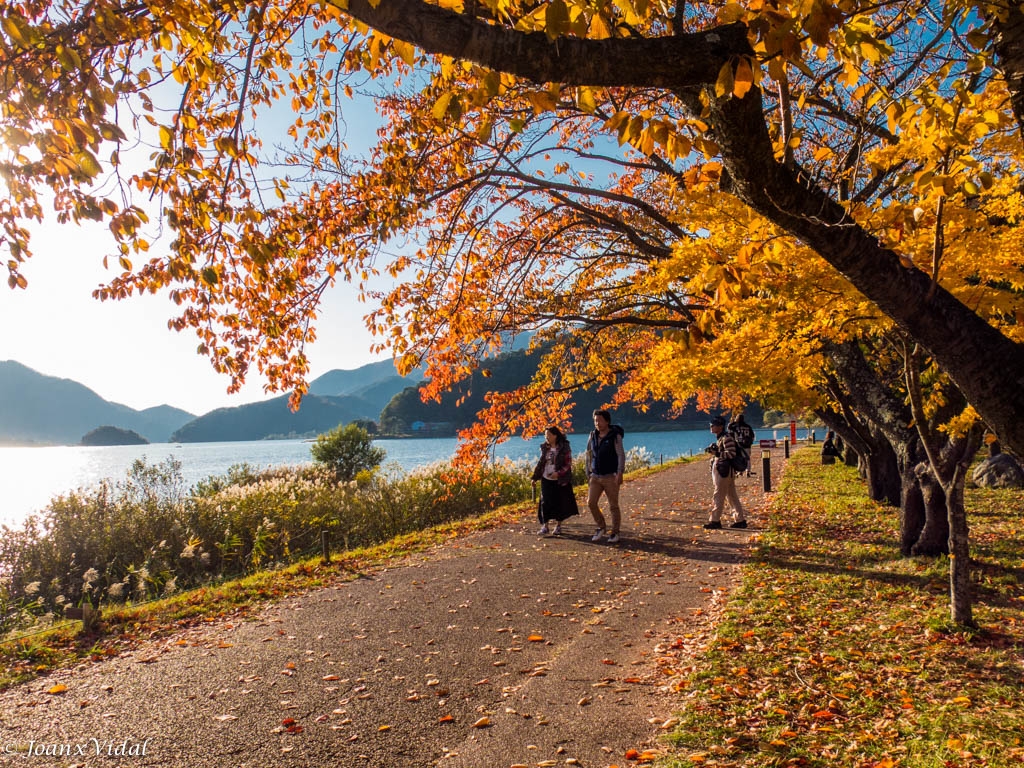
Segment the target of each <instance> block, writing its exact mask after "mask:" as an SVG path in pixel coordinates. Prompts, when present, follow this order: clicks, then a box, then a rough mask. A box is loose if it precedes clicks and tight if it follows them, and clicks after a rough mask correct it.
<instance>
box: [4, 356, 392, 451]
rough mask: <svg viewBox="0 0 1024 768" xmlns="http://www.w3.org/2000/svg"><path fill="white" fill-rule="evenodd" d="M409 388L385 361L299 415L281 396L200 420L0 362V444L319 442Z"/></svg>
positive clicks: (313, 385) (327, 383)
mask: <svg viewBox="0 0 1024 768" xmlns="http://www.w3.org/2000/svg"><path fill="white" fill-rule="evenodd" d="M408 385H409V382H408V381H407V380H406V379H403V378H402V377H400V376H399V375H398V374H397V372H396V371H395V366H394V364H393V363H392V362H391V361H390V360H382V361H380V362H376V363H369V364H368V365H364V366H361V367H360V368H356V369H354V370H333V371H329V372H328V373H325V374H324V375H323V376H320V377H319V378H317V379H315V380H313V381H312V382H310V394H309V395H307V396H306V397H305V398H304V399H303V401H302V408H300V409H299V411H298V412H296V413H292V411H291V410H289V408H288V396H287V395H283V396H281V397H276V398H273V399H271V400H266V401H263V402H259V403H249V404H246V405H240V406H235V407H233V408H218V409H216V410H214V411H210V412H209V413H207V414H205V415H203V416H199V417H196V416H195V414H191V413H188V412H187V411H183V410H181V409H179V408H173V407H171V406H169V405H160V406H156V407H154V408H147V409H146V410H143V411H137V410H135V409H133V408H129V407H128V406H126V405H121V404H119V403H111V402H108V401H107V400H104V399H103V398H102V397H100V396H99V395H98V394H96V393H95V392H94V391H92V390H91V389H89V388H88V387H86V386H85V385H83V384H79V383H78V382H75V381H71V380H70V379H62V378H58V377H55V376H47V375H45V374H42V373H39V372H37V371H34V370H32V369H31V368H29V367H27V366H25V365H22V364H21V363H18V362H16V361H14V360H7V361H0V443H16V444H33V443H37V444H67V445H76V444H78V442H79V441H80V440H81V439H82V436H83V435H85V434H86V433H87V432H90V431H91V430H94V429H96V428H97V427H101V426H112V427H118V428H120V429H125V430H131V431H134V432H137V433H139V434H140V435H142V436H143V437H145V438H146V439H147V440H149V441H150V442H152V443H164V442H205V441H230V440H260V439H263V438H268V437H287V436H292V435H316V434H319V433H321V432H326V431H327V430H329V429H333V428H334V427H336V426H337V425H338V424H345V423H348V422H350V421H354V420H356V419H369V420H373V421H376V420H377V418H378V417H379V415H380V412H381V409H382V408H383V407H384V406H385V405H386V404H387V403H388V402H389V401H390V400H391V398H392V397H393V396H394V394H395V393H396V392H399V391H401V390H402V389H404V388H405V387H407V386H408Z"/></svg>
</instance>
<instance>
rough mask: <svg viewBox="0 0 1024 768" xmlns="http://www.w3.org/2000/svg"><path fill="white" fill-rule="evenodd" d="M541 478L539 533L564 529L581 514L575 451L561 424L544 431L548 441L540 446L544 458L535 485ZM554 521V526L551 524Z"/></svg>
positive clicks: (539, 462) (538, 508) (535, 475)
mask: <svg viewBox="0 0 1024 768" xmlns="http://www.w3.org/2000/svg"><path fill="white" fill-rule="evenodd" d="M538 480H540V503H539V504H538V506H537V517H538V518H539V520H540V523H541V526H540V530H539V531H538V532H537V534H538V535H539V536H547V535H548V534H554V535H555V536H558V535H559V534H560V533H561V532H562V521H563V520H565V519H566V518H568V517H572V516H573V515H578V514H579V513H580V512H579V508H578V507H577V505H576V495H575V494H574V493H573V490H572V450H571V449H570V448H569V441H568V440H566V439H565V435H564V434H562V430H560V429H559V428H558V427H548V428H547V429H546V430H544V443H543V444H542V445H541V447H540V461H538V462H537V466H536V467H535V468H534V470H533V484H534V485H536V484H537V481H538ZM552 522H554V527H553V528H552V527H551V526H550V523H552Z"/></svg>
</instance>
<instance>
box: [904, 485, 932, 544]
mask: <svg viewBox="0 0 1024 768" xmlns="http://www.w3.org/2000/svg"><path fill="white" fill-rule="evenodd" d="M926 519H927V518H926V515H925V509H924V496H923V494H922V493H921V484H920V483H918V482H917V477H916V476H915V475H914V473H913V472H912V471H910V472H906V471H905V472H903V486H902V493H901V497H900V554H902V555H903V556H904V557H910V554H911V552H912V551H913V549H914V545H915V544H917V540H918V538H920V536H921V531H923V530H924V524H925V520H926Z"/></svg>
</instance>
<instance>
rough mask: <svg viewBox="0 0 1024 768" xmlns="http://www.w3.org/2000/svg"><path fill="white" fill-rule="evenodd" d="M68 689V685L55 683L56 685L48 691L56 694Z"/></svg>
mask: <svg viewBox="0 0 1024 768" xmlns="http://www.w3.org/2000/svg"><path fill="white" fill-rule="evenodd" d="M67 689H68V687H67V686H66V685H55V686H53V688H51V689H50V690H48V691H47V693H52V694H54V695H56V694H58V693H64V691H66V690H67Z"/></svg>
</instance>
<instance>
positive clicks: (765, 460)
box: [761, 441, 789, 493]
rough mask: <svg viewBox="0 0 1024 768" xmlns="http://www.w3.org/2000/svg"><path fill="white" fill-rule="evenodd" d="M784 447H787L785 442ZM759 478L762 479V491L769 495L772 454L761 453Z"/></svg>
mask: <svg viewBox="0 0 1024 768" xmlns="http://www.w3.org/2000/svg"><path fill="white" fill-rule="evenodd" d="M786 445H789V442H788V441H787V443H786ZM761 476H762V477H763V478H764V491H765V493H770V492H771V490H772V452H771V451H761Z"/></svg>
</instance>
